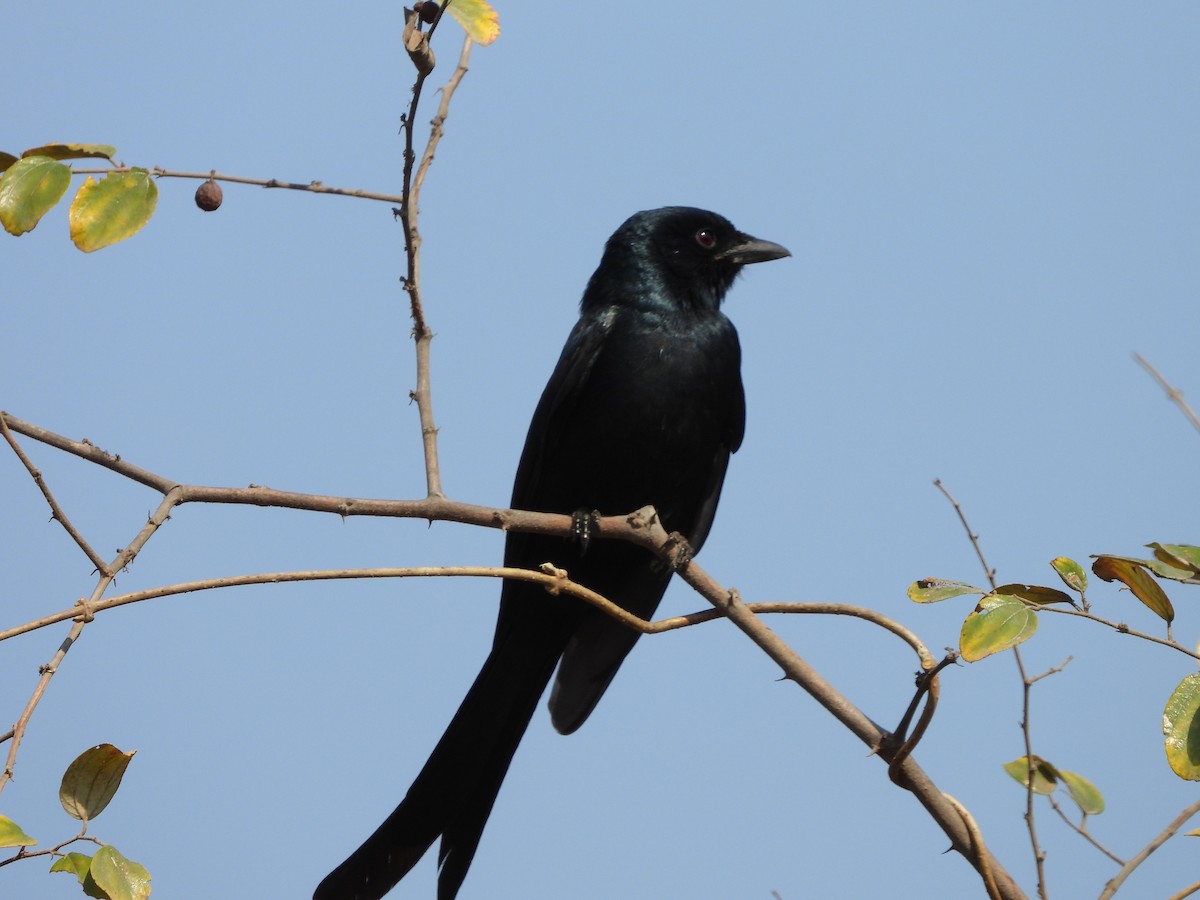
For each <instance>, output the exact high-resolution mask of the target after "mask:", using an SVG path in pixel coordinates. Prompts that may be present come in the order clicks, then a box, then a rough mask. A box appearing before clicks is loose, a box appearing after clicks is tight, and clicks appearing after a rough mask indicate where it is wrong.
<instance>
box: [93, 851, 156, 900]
mask: <svg viewBox="0 0 1200 900" xmlns="http://www.w3.org/2000/svg"><path fill="white" fill-rule="evenodd" d="M91 876H92V879H93V880H94V881H95V882H96V884H97V885H99V886H100V887H101V888H102V889H103V890H104V892H105V893H106V894H108V896H109V897H110V898H112V900H145V898H147V897H149V896H150V873H149V872H147V871H146V869H145V867H144V866H142V865H140V864H138V863H135V862H134V861H133V860H130V859H126V858H125V857H124V856H122V855H121V853H120V852H119V851H118V850H117V848H116V847H114V846H112V845H111V844H105V845H104V846H103V847H101V848H100V849H99V850H97V851H96V855H95V856H94V857H92V868H91Z"/></svg>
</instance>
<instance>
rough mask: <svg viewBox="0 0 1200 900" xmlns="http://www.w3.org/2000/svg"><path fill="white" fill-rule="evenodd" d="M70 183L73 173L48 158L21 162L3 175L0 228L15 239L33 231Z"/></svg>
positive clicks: (1, 177)
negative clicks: (16, 236) (14, 236)
mask: <svg viewBox="0 0 1200 900" xmlns="http://www.w3.org/2000/svg"><path fill="white" fill-rule="evenodd" d="M70 183H71V170H70V169H68V168H67V167H66V166H64V165H63V164H62V163H60V162H55V161H54V160H52V159H50V157H48V156H30V157H28V158H27V159H21V160H17V162H15V163H13V164H12V165H11V166H9V167H8V169H7V170H6V171H5V172H4V174H3V175H0V224H2V225H3V226H4V230H5V231H7V232H8V233H9V234H12V235H22V234H25V232H27V231H33V229H34V228H36V227H37V223H38V222H40V221H41V220H42V216H44V215H45V214H46V213H47V212H49V211H50V209H51V208H52V207H53V206H54V204H55V203H57V202H58V201H59V200H61V199H62V195H63V194H65V193H66V192H67V185H69V184H70Z"/></svg>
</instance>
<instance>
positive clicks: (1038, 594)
mask: <svg viewBox="0 0 1200 900" xmlns="http://www.w3.org/2000/svg"><path fill="white" fill-rule="evenodd" d="M993 593H995V594H1003V595H1004V596H1006V597H1020V598H1021V599H1022V600H1027V601H1028V602H1030V603H1036V604H1038V605H1039V606H1045V605H1046V604H1047V603H1074V602H1075V601H1074V600H1072V599H1071V598H1070V597H1069V596H1068V595H1066V594H1064V593H1063V592H1062V591H1060V590H1058V589H1057V588H1048V587H1040V586H1038V585H1036V584H1002V585H1001V586H1000V587H998V588H996V590H995V591H993Z"/></svg>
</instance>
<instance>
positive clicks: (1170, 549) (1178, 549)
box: [1146, 543, 1200, 578]
mask: <svg viewBox="0 0 1200 900" xmlns="http://www.w3.org/2000/svg"><path fill="white" fill-rule="evenodd" d="M1146 546H1147V547H1149V548H1150V549H1151V550H1153V551H1154V557H1155V559H1157V560H1159V561H1160V562H1164V563H1166V564H1167V565H1168V566H1171V567H1172V568H1179V569H1184V570H1187V571H1190V572H1191V573H1192V577H1193V578H1195V577H1196V576H1197V575H1200V547H1193V546H1191V545H1189V544H1158V543H1154V544H1147V545H1146ZM1168 577H1170V576H1168Z"/></svg>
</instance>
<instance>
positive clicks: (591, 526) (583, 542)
mask: <svg viewBox="0 0 1200 900" xmlns="http://www.w3.org/2000/svg"><path fill="white" fill-rule="evenodd" d="M599 528H600V511H599V510H597V509H577V510H575V512H573V513H571V538H572V540H574V541H576V542H577V543H578V544H579V555H580V556H583V554H585V553H587V548H588V544H590V543H591V541H592V535H593V534H594V533H595V532H596V531H598V530H599Z"/></svg>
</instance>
